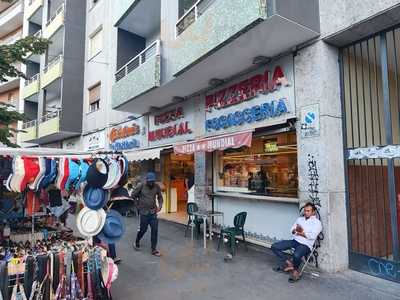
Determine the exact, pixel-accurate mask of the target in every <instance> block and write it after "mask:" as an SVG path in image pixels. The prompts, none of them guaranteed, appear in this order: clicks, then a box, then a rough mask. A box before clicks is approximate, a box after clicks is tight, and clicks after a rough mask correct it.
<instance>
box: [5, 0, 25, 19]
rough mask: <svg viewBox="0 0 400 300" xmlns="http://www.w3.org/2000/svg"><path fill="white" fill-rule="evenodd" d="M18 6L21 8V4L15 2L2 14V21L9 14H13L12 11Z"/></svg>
mask: <svg viewBox="0 0 400 300" xmlns="http://www.w3.org/2000/svg"><path fill="white" fill-rule="evenodd" d="M18 6H21V3H19V2H18V1H14V3H12V4H11V5H10V6H9V7H8V8H6V9H5V10H3V11H2V12H1V13H0V19H2V18H5V17H6V16H7V15H8V14H10V13H12V11H13V10H14V9H15V8H17V7H18Z"/></svg>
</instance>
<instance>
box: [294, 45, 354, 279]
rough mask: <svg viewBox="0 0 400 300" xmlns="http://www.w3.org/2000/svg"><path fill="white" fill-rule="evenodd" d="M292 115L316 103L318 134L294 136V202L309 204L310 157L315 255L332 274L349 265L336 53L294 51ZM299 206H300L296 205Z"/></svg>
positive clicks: (315, 49) (316, 47) (327, 50)
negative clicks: (318, 230)
mask: <svg viewBox="0 0 400 300" xmlns="http://www.w3.org/2000/svg"><path fill="white" fill-rule="evenodd" d="M294 68H295V80H296V86H295V91H296V111H297V114H298V118H299V120H300V112H301V109H302V108H303V107H304V106H307V105H310V104H319V110H320V135H319V136H317V137H309V138H302V137H301V129H300V123H301V121H300V122H298V123H299V125H298V128H297V136H298V138H297V139H298V166H299V198H300V202H301V204H304V202H307V201H309V194H310V193H309V191H308V190H309V183H310V180H309V166H308V159H309V156H308V155H311V156H313V157H314V159H315V160H316V164H317V170H318V175H319V182H318V184H319V185H318V190H319V198H320V204H321V207H320V213H321V221H322V224H323V232H324V235H325V239H324V241H323V242H322V248H321V249H320V251H319V254H320V256H319V262H320V265H321V268H322V269H323V270H326V271H330V272H334V271H339V270H342V269H346V268H347V267H348V237H347V217H346V199H345V177H344V176H345V175H344V158H343V135H342V111H341V100H340V70H339V63H338V49H336V48H334V47H331V46H329V45H327V44H326V43H324V42H323V41H319V42H317V43H315V44H313V45H311V46H309V47H307V48H304V49H302V50H301V51H299V52H298V54H297V56H296V57H295V67H294ZM301 204H300V205H301Z"/></svg>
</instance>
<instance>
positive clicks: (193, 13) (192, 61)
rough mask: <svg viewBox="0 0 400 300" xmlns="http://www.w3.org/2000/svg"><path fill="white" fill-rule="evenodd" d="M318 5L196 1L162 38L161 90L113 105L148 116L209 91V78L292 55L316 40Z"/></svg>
mask: <svg viewBox="0 0 400 300" xmlns="http://www.w3.org/2000/svg"><path fill="white" fill-rule="evenodd" d="M267 3H268V5H267ZM318 5H319V1H318V0H307V1H298V0H279V1H266V0H246V1H244V0H199V1H197V2H196V3H195V5H194V6H192V7H191V8H190V9H189V10H188V11H187V12H186V13H185V14H184V15H183V16H182V17H181V18H180V19H179V20H178V21H177V23H176V24H175V33H173V34H172V36H171V37H170V38H166V39H165V40H163V48H164V49H168V50H169V51H168V57H166V59H165V60H163V63H164V65H163V76H162V82H161V86H160V87H159V88H157V89H152V90H150V91H149V92H147V93H145V94H143V95H140V97H137V98H136V99H135V100H134V101H130V100H129V97H128V96H126V97H125V99H128V101H125V102H123V101H120V102H118V101H114V103H113V105H114V108H116V109H118V110H122V111H128V112H131V113H137V114H142V113H146V112H148V111H149V110H150V108H151V107H162V106H165V105H169V104H171V103H172V102H173V101H172V99H173V98H175V97H176V96H178V97H188V96H190V95H193V94H196V93H198V92H199V91H203V90H205V89H209V88H211V85H210V80H211V79H219V80H228V79H229V78H231V77H232V76H235V75H237V74H240V73H241V72H243V71H245V70H248V69H249V68H251V67H253V66H255V65H257V64H260V59H262V61H264V62H265V61H268V60H269V59H270V58H274V57H277V56H280V55H283V54H285V53H289V52H291V51H293V49H296V47H297V46H299V45H302V44H303V43H305V42H307V41H310V40H312V39H314V38H317V37H318V36H319V32H320V23H319V7H318ZM126 15H127V16H126V17H125V19H126V18H129V15H128V13H126ZM125 19H122V20H120V21H119V24H123V23H124V20H125ZM119 93H121V94H122V93H123V92H122V91H119ZM130 99H132V97H131V98H130ZM114 100H115V99H114Z"/></svg>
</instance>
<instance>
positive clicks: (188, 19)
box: [175, 0, 215, 37]
mask: <svg viewBox="0 0 400 300" xmlns="http://www.w3.org/2000/svg"><path fill="white" fill-rule="evenodd" d="M214 2H215V0H199V1H197V2H196V3H195V4H194V5H193V6H192V7H191V8H189V9H188V11H187V12H186V13H185V14H184V15H183V16H182V17H181V18H179V20H178V22H176V26H175V37H178V36H179V35H180V34H181V33H182V32H184V31H185V30H186V29H187V28H188V27H189V26H190V25H192V24H193V23H194V22H196V21H197V19H198V18H199V17H200V16H201V15H202V14H203V13H204V12H205V11H206V10H207V9H208V8H209V7H210V6H211V4H213V3H214Z"/></svg>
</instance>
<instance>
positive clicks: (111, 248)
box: [93, 236, 117, 259]
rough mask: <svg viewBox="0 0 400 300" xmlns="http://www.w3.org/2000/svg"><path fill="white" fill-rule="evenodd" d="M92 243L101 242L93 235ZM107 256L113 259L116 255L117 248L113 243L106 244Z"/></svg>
mask: <svg viewBox="0 0 400 300" xmlns="http://www.w3.org/2000/svg"><path fill="white" fill-rule="evenodd" d="M93 244H101V240H100V239H99V238H98V237H97V236H94V237H93ZM107 255H108V257H110V258H112V259H114V258H116V257H117V250H116V248H115V244H108V251H107Z"/></svg>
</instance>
